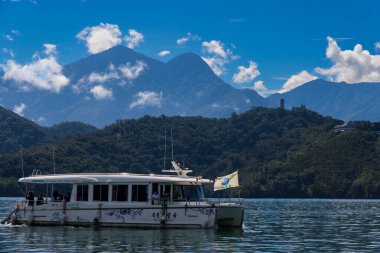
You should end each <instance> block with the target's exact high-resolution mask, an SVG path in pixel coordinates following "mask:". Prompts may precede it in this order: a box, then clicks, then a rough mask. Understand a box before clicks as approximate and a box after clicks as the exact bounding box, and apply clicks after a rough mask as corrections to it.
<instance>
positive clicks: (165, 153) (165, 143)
mask: <svg viewBox="0 0 380 253" xmlns="http://www.w3.org/2000/svg"><path fill="white" fill-rule="evenodd" d="M165 169H166V127H165V154H164V170H165Z"/></svg>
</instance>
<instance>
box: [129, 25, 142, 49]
mask: <svg viewBox="0 0 380 253" xmlns="http://www.w3.org/2000/svg"><path fill="white" fill-rule="evenodd" d="M125 41H126V42H127V47H129V48H135V47H137V46H138V45H139V44H140V43H142V42H144V35H143V34H142V33H139V32H138V31H136V30H135V29H129V30H128V35H127V36H125Z"/></svg>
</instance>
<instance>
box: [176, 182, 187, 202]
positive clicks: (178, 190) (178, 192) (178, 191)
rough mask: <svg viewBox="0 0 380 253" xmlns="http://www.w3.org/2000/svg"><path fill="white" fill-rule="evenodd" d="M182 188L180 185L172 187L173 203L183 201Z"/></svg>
mask: <svg viewBox="0 0 380 253" xmlns="http://www.w3.org/2000/svg"><path fill="white" fill-rule="evenodd" d="M182 188H183V186H182V185H173V200H174V201H184V200H185V198H184V197H183V189H182Z"/></svg>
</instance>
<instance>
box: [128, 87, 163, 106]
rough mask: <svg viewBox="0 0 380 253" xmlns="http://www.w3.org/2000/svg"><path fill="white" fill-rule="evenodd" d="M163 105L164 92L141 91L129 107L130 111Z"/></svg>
mask: <svg viewBox="0 0 380 253" xmlns="http://www.w3.org/2000/svg"><path fill="white" fill-rule="evenodd" d="M161 104H162V92H160V93H157V92H154V91H140V92H138V93H137V94H136V95H135V96H134V101H133V102H132V103H131V104H130V105H129V109H133V108H135V107H145V106H152V107H161Z"/></svg>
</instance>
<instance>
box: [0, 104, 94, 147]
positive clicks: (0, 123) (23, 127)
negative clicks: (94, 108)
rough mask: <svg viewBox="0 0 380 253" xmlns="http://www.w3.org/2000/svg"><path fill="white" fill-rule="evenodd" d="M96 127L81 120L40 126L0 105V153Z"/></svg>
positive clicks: (90, 131)
mask: <svg viewBox="0 0 380 253" xmlns="http://www.w3.org/2000/svg"><path fill="white" fill-rule="evenodd" d="M95 131H97V128H96V127H94V126H91V125H88V124H84V123H81V122H63V123H60V124H57V125H54V126H52V127H41V126H39V125H37V124H35V123H33V122H32V121H29V120H27V119H25V118H23V117H21V116H19V115H17V114H16V113H13V112H12V111H9V110H6V109H4V108H2V107H0V153H11V152H16V151H19V150H20V148H21V146H22V147H23V148H29V147H35V146H38V145H43V144H48V143H54V142H56V141H57V140H58V139H60V138H62V137H65V136H68V135H79V134H81V135H83V134H88V133H94V132H95Z"/></svg>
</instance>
